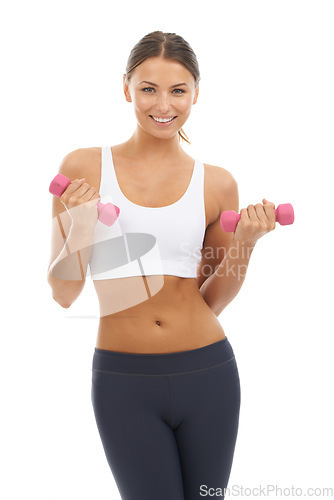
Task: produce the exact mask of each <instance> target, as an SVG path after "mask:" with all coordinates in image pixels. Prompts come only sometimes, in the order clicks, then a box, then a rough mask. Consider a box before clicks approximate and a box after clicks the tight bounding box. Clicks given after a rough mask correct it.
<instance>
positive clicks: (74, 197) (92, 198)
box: [60, 177, 101, 229]
mask: <svg viewBox="0 0 334 500" xmlns="http://www.w3.org/2000/svg"><path fill="white" fill-rule="evenodd" d="M83 181H85V177H83V178H82V179H75V180H74V181H72V182H71V184H70V185H69V186H68V187H67V188H66V189H65V191H64V192H63V194H62V195H61V197H60V201H61V202H62V203H63V205H65V207H66V209H67V211H68V213H69V214H70V217H71V219H72V221H73V224H74V225H75V227H79V228H84V229H86V228H90V229H94V228H95V225H96V223H97V221H98V211H97V206H96V205H97V200H100V199H101V197H100V195H99V193H97V191H96V189H95V188H94V187H92V186H90V185H89V184H88V183H87V182H83Z"/></svg>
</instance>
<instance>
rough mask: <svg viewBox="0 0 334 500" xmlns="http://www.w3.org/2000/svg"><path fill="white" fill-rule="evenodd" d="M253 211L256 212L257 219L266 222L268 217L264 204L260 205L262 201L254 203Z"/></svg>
mask: <svg viewBox="0 0 334 500" xmlns="http://www.w3.org/2000/svg"><path fill="white" fill-rule="evenodd" d="M255 212H256V215H257V216H258V218H259V220H261V221H263V222H265V223H267V222H268V217H267V214H266V212H265V210H264V206H263V205H262V203H257V204H256V205H255Z"/></svg>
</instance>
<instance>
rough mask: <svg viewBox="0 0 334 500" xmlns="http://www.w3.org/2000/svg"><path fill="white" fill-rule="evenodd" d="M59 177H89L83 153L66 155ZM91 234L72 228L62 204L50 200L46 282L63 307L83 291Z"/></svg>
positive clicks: (86, 229)
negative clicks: (49, 237) (50, 221)
mask: <svg viewBox="0 0 334 500" xmlns="http://www.w3.org/2000/svg"><path fill="white" fill-rule="evenodd" d="M59 173H61V174H63V175H66V177H69V178H70V179H71V180H72V181H73V180H74V179H78V178H80V177H83V176H85V175H87V174H88V176H89V160H87V154H86V151H85V150H84V149H78V150H75V151H72V152H71V153H69V154H68V155H67V156H66V157H65V158H64V159H63V161H62V163H61V165H60V168H59ZM75 209H76V207H74V209H73V210H75ZM71 213H73V211H72V209H71ZM93 233H94V227H93V226H92V225H91V224H86V225H83V224H75V223H74V222H73V220H72V218H71V216H70V215H69V212H68V211H67V210H66V207H65V206H64V204H63V203H62V201H61V200H60V199H59V198H57V197H55V196H54V197H53V200H52V237H51V259H50V264H49V267H48V271H47V281H48V283H49V285H50V286H51V288H52V297H53V298H54V300H56V302H58V303H59V304H60V305H61V306H62V307H66V308H67V307H69V306H70V305H71V304H72V302H74V300H76V298H77V297H78V296H79V295H80V293H81V291H82V290H83V288H84V285H85V277H86V272H87V266H88V261H89V258H90V254H91V244H92V239H93Z"/></svg>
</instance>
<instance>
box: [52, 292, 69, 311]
mask: <svg viewBox="0 0 334 500" xmlns="http://www.w3.org/2000/svg"><path fill="white" fill-rule="evenodd" d="M52 298H53V300H54V301H56V302H57V304H59V305H60V306H61V307H62V308H63V309H68V308H69V307H70V306H71V304H69V303H68V302H64V301H63V300H61V299H58V298H56V297H55V296H54V295H52Z"/></svg>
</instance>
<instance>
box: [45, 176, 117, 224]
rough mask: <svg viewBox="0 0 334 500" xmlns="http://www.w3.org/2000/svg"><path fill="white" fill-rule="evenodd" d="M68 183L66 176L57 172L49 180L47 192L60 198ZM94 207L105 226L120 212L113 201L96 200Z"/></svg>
mask: <svg viewBox="0 0 334 500" xmlns="http://www.w3.org/2000/svg"><path fill="white" fill-rule="evenodd" d="M70 184H71V181H70V179H69V178H68V177H66V176H65V175H63V174H57V175H56V177H54V179H53V180H52V181H51V184H50V186H49V192H50V193H51V194H53V195H54V196H57V198H60V197H61V195H62V194H63V192H64V191H65V189H67V187H68V186H69V185H70ZM96 207H97V211H98V218H99V221H100V222H102V223H103V224H105V225H106V226H112V225H113V224H114V223H115V222H116V220H117V218H118V216H119V212H120V209H119V207H117V206H116V205H114V204H113V203H101V202H100V201H98V202H97V204H96Z"/></svg>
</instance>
